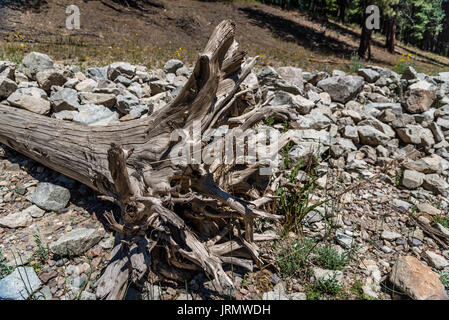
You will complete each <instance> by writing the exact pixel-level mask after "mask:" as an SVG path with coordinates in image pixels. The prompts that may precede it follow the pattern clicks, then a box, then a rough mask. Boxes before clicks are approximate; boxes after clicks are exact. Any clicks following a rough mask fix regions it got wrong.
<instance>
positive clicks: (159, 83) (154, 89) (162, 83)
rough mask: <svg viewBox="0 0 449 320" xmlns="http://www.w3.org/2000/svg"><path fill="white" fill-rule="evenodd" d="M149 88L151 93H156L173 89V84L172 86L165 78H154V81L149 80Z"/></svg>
mask: <svg viewBox="0 0 449 320" xmlns="http://www.w3.org/2000/svg"><path fill="white" fill-rule="evenodd" d="M150 88H151V94H152V95H157V94H158V93H162V92H165V91H170V90H174V89H175V86H173V85H172V84H170V83H169V82H168V81H166V80H156V81H152V82H150Z"/></svg>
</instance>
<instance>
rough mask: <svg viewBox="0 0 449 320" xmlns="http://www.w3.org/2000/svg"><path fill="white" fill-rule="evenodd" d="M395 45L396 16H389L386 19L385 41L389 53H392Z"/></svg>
mask: <svg viewBox="0 0 449 320" xmlns="http://www.w3.org/2000/svg"><path fill="white" fill-rule="evenodd" d="M395 45H396V16H394V17H391V18H390V19H389V20H388V25H387V38H386V42H385V47H386V48H387V50H388V51H389V52H390V53H394V49H395Z"/></svg>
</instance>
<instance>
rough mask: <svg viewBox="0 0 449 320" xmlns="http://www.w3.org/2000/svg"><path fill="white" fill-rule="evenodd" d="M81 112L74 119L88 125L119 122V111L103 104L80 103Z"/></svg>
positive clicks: (104, 124)
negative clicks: (114, 110)
mask: <svg viewBox="0 0 449 320" xmlns="http://www.w3.org/2000/svg"><path fill="white" fill-rule="evenodd" d="M78 110H79V112H78V113H75V114H74V116H73V121H74V122H78V123H81V124H84V125H86V126H106V125H111V124H115V123H118V113H117V112H113V111H111V110H110V109H108V108H106V107H105V106H102V105H96V104H85V105H80V106H79V108H78Z"/></svg>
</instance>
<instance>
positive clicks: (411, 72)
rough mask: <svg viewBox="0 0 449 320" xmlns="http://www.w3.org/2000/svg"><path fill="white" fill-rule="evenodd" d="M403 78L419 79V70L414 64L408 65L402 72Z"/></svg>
mask: <svg viewBox="0 0 449 320" xmlns="http://www.w3.org/2000/svg"><path fill="white" fill-rule="evenodd" d="M402 79H405V80H415V79H418V72H416V70H415V68H413V67H412V66H408V67H407V68H406V69H405V70H404V72H403V73H402Z"/></svg>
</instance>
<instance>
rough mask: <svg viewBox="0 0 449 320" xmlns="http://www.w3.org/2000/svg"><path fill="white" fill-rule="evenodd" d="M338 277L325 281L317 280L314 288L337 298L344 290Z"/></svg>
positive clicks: (322, 279)
mask: <svg viewBox="0 0 449 320" xmlns="http://www.w3.org/2000/svg"><path fill="white" fill-rule="evenodd" d="M336 277H337V275H336V274H334V275H333V276H332V277H330V278H327V279H324V278H318V279H315V282H314V284H313V287H314V289H315V291H318V292H321V293H323V294H330V295H332V296H336V295H337V294H339V293H340V292H341V290H342V287H341V284H340V282H339V281H338V280H337V279H336Z"/></svg>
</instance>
